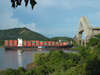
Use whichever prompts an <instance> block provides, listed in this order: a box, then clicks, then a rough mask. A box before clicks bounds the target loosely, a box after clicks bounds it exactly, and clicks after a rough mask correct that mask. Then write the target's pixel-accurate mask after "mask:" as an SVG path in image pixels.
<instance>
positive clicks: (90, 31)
mask: <svg viewBox="0 0 100 75" xmlns="http://www.w3.org/2000/svg"><path fill="white" fill-rule="evenodd" d="M83 32H84V36H85V39H82V33H83ZM99 33H100V27H92V25H91V24H90V22H89V19H88V18H87V17H81V18H80V21H79V26H78V32H77V34H76V35H75V37H74V41H75V42H76V43H77V44H78V45H81V46H83V42H84V46H86V44H87V42H88V40H89V39H90V38H91V37H93V36H96V35H97V34H99Z"/></svg>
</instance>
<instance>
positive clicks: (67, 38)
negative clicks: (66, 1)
mask: <svg viewBox="0 0 100 75" xmlns="http://www.w3.org/2000/svg"><path fill="white" fill-rule="evenodd" d="M50 40H51V41H58V40H64V41H72V42H74V41H73V38H70V37H66V36H65V37H61V36H60V37H53V38H50Z"/></svg>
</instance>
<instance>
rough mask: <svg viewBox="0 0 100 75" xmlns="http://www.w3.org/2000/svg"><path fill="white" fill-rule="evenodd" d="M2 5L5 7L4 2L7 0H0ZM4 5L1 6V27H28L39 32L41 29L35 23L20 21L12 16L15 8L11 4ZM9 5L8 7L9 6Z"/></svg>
mask: <svg viewBox="0 0 100 75" xmlns="http://www.w3.org/2000/svg"><path fill="white" fill-rule="evenodd" d="M0 2H1V3H0V4H1V6H2V7H3V3H4V4H5V2H6V0H2V1H0ZM9 2H10V1H9ZM9 2H8V4H7V3H6V4H7V5H4V6H5V7H4V8H0V9H1V10H0V11H1V12H0V29H7V28H15V27H27V28H29V29H31V30H32V31H36V32H38V31H39V30H38V29H37V28H36V25H35V23H30V24H24V23H23V22H20V21H19V20H18V19H17V18H12V16H13V8H11V7H10V6H11V5H9ZM7 7H8V8H7Z"/></svg>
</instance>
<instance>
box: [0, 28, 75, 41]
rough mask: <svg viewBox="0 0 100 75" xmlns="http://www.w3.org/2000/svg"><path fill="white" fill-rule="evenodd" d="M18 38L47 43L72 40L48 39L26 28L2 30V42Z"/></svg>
mask: <svg viewBox="0 0 100 75" xmlns="http://www.w3.org/2000/svg"><path fill="white" fill-rule="evenodd" d="M18 38H22V39H23V40H43V41H44V40H45V41H58V40H59V39H60V40H66V41H71V40H73V39H72V38H69V37H53V38H48V37H45V36H43V35H41V34H39V33H37V32H34V31H31V30H29V29H28V28H26V27H23V28H12V29H5V30H0V40H17V39H18Z"/></svg>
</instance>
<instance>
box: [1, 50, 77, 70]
mask: <svg viewBox="0 0 100 75" xmlns="http://www.w3.org/2000/svg"><path fill="white" fill-rule="evenodd" d="M62 50H63V51H64V52H66V53H69V52H71V53H77V52H78V51H70V50H66V49H62ZM36 52H39V53H42V52H43V53H46V52H49V50H45V49H38V50H33V51H24V52H22V53H20V51H19V50H7V51H5V49H4V48H0V69H6V68H12V69H17V68H18V67H24V68H26V66H27V64H29V63H32V62H33V54H34V53H36Z"/></svg>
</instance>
